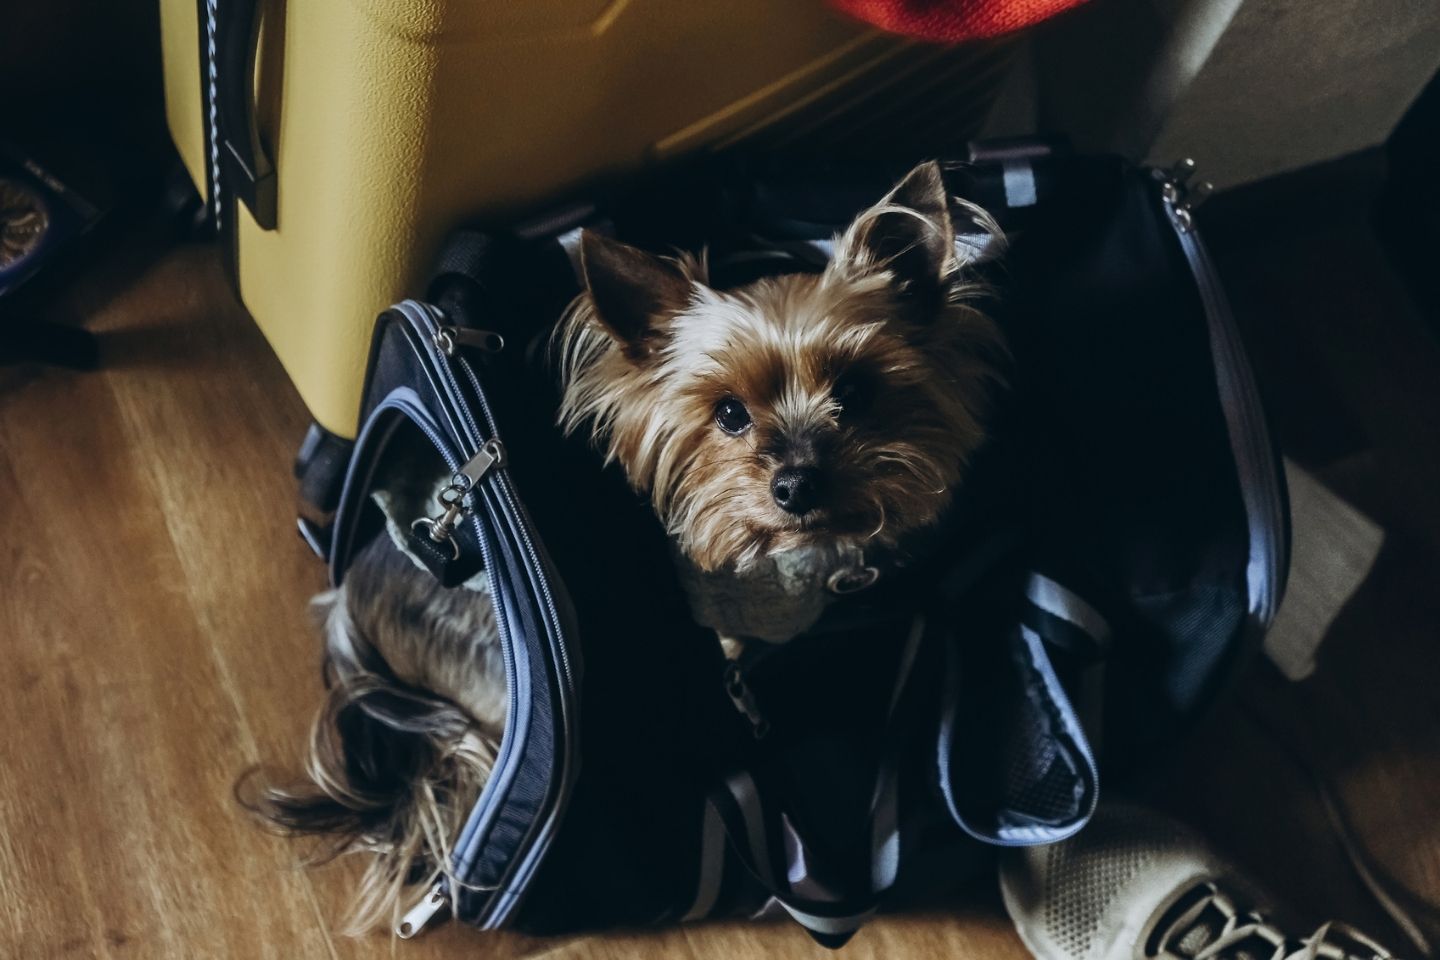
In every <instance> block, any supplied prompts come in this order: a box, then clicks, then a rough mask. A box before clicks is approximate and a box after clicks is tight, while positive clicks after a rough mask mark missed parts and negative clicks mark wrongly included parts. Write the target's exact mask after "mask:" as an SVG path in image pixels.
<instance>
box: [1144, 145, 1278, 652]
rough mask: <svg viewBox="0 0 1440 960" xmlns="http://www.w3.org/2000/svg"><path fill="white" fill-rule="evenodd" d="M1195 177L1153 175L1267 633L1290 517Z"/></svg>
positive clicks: (1186, 165) (1190, 164)
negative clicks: (1225, 440) (1206, 368)
mask: <svg viewBox="0 0 1440 960" xmlns="http://www.w3.org/2000/svg"><path fill="white" fill-rule="evenodd" d="M1194 172H1195V161H1193V160H1182V161H1181V162H1180V163H1178V164H1176V165H1175V167H1173V168H1172V169H1171V170H1170V171H1169V172H1165V171H1160V170H1156V171H1154V175H1155V178H1156V180H1158V181H1159V183H1160V195H1161V198H1162V199H1163V201H1164V207H1165V213H1166V215H1167V216H1166V219H1168V220H1169V222H1170V225H1171V227H1173V228H1174V230H1175V237H1176V239H1177V240H1178V241H1179V243H1180V249H1181V251H1182V252H1183V253H1184V255H1185V260H1186V262H1187V263H1188V264H1189V267H1190V272H1191V273H1192V274H1193V275H1194V277H1195V284H1196V286H1197V288H1198V289H1199V291H1200V299H1201V302H1202V303H1203V305H1204V309H1205V316H1206V319H1207V320H1208V321H1209V325H1210V344H1211V351H1212V353H1213V354H1214V357H1215V367H1216V381H1217V385H1218V386H1219V388H1220V400H1221V408H1222V409H1223V411H1224V413H1225V419H1226V421H1227V424H1228V426H1229V432H1230V444H1231V450H1232V452H1233V453H1234V456H1235V463H1236V466H1237V467H1238V468H1239V469H1240V471H1241V484H1240V495H1241V498H1242V500H1243V501H1244V504H1245V514H1246V518H1247V521H1248V525H1249V528H1250V529H1249V532H1250V541H1251V550H1250V559H1249V562H1248V563H1247V564H1246V571H1245V574H1246V576H1245V579H1246V585H1247V587H1248V592H1249V594H1250V607H1251V614H1252V615H1254V616H1256V617H1258V619H1259V621H1260V623H1261V624H1262V626H1265V627H1268V626H1269V625H1270V623H1271V622H1272V621H1273V620H1274V618H1275V614H1276V611H1277V610H1278V609H1279V606H1280V599H1281V596H1282V593H1283V590H1284V584H1283V583H1282V582H1281V579H1282V577H1283V576H1284V569H1285V561H1284V558H1283V556H1282V551H1283V550H1284V549H1285V546H1284V529H1285V510H1284V506H1283V505H1282V503H1281V499H1280V494H1279V492H1278V490H1277V489H1276V487H1275V483H1274V480H1273V479H1272V478H1273V477H1275V476H1276V464H1275V449H1274V447H1273V446H1272V445H1271V442H1270V432H1269V428H1268V426H1267V424H1266V422H1265V415H1264V412H1263V410H1262V409H1261V407H1260V396H1259V388H1258V387H1257V386H1256V384H1255V376H1254V373H1253V372H1252V371H1251V369H1250V365H1249V362H1248V360H1247V359H1246V357H1245V350H1244V346H1243V345H1242V344H1241V342H1240V335H1239V333H1238V331H1237V330H1236V329H1235V319H1234V316H1233V315H1232V314H1231V312H1230V304H1229V301H1227V300H1226V298H1225V291H1224V289H1223V288H1222V287H1221V285H1220V280H1219V278H1218V276H1216V273H1215V266H1214V264H1213V263H1212V262H1211V261H1210V255H1209V253H1208V252H1207V251H1206V249H1205V247H1204V245H1203V244H1202V243H1201V242H1200V238H1199V237H1198V236H1197V235H1196V233H1195V229H1194V226H1195V225H1194V220H1193V217H1192V213H1193V211H1194V209H1195V207H1196V206H1198V205H1199V204H1200V202H1201V201H1203V200H1204V199H1205V197H1206V196H1208V195H1209V193H1210V191H1211V189H1212V188H1211V185H1210V184H1209V183H1208V182H1205V181H1202V182H1200V183H1198V184H1196V185H1195V186H1194V187H1190V186H1188V185H1187V182H1188V180H1189V178H1190V177H1191V176H1192V175H1193V174H1194Z"/></svg>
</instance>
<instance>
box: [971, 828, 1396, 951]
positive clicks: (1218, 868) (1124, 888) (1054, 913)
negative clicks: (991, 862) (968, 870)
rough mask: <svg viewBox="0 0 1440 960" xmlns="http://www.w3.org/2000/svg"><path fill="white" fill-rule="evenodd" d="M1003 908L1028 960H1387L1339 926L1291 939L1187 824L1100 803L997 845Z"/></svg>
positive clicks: (1249, 888) (1330, 925)
mask: <svg viewBox="0 0 1440 960" xmlns="http://www.w3.org/2000/svg"><path fill="white" fill-rule="evenodd" d="M1000 890H1001V893H1002V894H1003V895H1004V898H1005V908H1006V909H1007V910H1008V911H1009V912H1010V919H1011V920H1012V921H1014V923H1015V929H1016V931H1018V932H1019V934H1020V939H1021V940H1023V941H1024V942H1025V946H1026V947H1028V948H1029V949H1030V952H1031V953H1033V954H1034V955H1035V957H1036V958H1037V960H1393V958H1392V956H1391V954H1390V952H1389V951H1388V950H1386V949H1385V948H1384V947H1382V946H1380V945H1379V944H1377V943H1376V942H1375V941H1373V940H1371V939H1370V938H1369V937H1367V936H1365V935H1364V934H1361V933H1360V932H1359V931H1357V930H1354V929H1352V928H1350V927H1347V926H1344V925H1342V924H1336V923H1327V924H1325V925H1324V926H1322V927H1320V928H1319V929H1318V930H1316V931H1315V932H1314V933H1312V934H1311V935H1310V936H1309V937H1305V938H1296V937H1293V936H1290V935H1288V934H1286V933H1285V932H1284V931H1283V930H1281V929H1279V928H1277V927H1276V926H1275V925H1274V924H1273V923H1271V922H1270V921H1268V920H1266V919H1265V917H1264V915H1263V914H1262V913H1261V912H1260V907H1259V903H1260V901H1259V900H1258V898H1257V897H1256V895H1255V890H1254V887H1253V886H1252V885H1251V884H1250V883H1249V882H1248V881H1246V880H1245V879H1243V878H1242V877H1239V876H1237V875H1236V873H1235V871H1234V870H1232V869H1230V868H1228V867H1227V866H1226V865H1225V864H1224V862H1223V861H1221V860H1220V859H1219V858H1218V857H1217V856H1216V855H1215V854H1214V853H1213V852H1212V851H1210V850H1209V849H1208V848H1207V847H1206V846H1205V843H1204V842H1203V841H1202V840H1201V839H1200V838H1199V836H1197V835H1196V834H1195V833H1194V832H1193V831H1191V830H1189V829H1187V828H1186V827H1184V826H1182V825H1181V824H1179V823H1176V822H1174V821H1172V820H1169V819H1167V818H1165V817H1162V816H1160V815H1159V814H1157V813H1154V812H1152V811H1149V810H1145V809H1144V808H1141V807H1134V806H1127V805H1121V804H1113V803H1112V804H1101V806H1100V808H1099V809H1098V810H1097V811H1096V812H1095V817H1094V818H1093V819H1092V820H1091V821H1090V823H1089V824H1088V825H1087V826H1086V827H1085V829H1084V830H1082V831H1080V833H1079V834H1078V835H1076V836H1075V837H1074V838H1073V839H1070V840H1067V841H1065V842H1063V843H1056V844H1051V845H1050V846H1045V847H1024V848H1015V849H1011V850H1006V851H1004V852H1003V854H1002V856H1001V858H1000Z"/></svg>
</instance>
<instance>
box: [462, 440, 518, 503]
mask: <svg viewBox="0 0 1440 960" xmlns="http://www.w3.org/2000/svg"><path fill="white" fill-rule="evenodd" d="M504 465H505V445H504V444H502V443H501V442H500V441H499V440H486V441H485V445H484V446H483V447H481V448H480V449H479V450H478V451H476V453H475V456H473V457H471V458H470V459H469V460H466V461H465V463H464V465H462V466H461V467H460V469H459V470H457V471H455V473H454V475H453V476H451V478H450V485H451V486H452V487H453V486H459V487H461V488H462V490H461V492H462V493H469V492H470V488H471V487H473V486H475V484H477V483H479V482H480V478H481V477H483V476H485V474H486V473H488V472H489V471H490V468H491V467H496V466H504Z"/></svg>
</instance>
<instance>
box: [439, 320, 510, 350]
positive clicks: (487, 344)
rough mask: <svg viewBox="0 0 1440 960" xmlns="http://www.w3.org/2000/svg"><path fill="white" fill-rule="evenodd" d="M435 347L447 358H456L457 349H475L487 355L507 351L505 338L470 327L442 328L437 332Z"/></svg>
mask: <svg viewBox="0 0 1440 960" xmlns="http://www.w3.org/2000/svg"><path fill="white" fill-rule="evenodd" d="M434 340H435V346H437V347H439V348H440V352H441V353H443V354H445V356H447V357H453V356H455V350H456V348H457V347H474V348H475V349H477V350H483V351H485V352H486V353H499V352H500V351H501V350H504V349H505V338H504V337H502V336H500V334H498V333H496V332H495V331H493V330H473V329H471V328H470V327H440V328H439V329H437V330H436V331H435V337H434Z"/></svg>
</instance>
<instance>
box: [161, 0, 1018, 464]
mask: <svg viewBox="0 0 1440 960" xmlns="http://www.w3.org/2000/svg"><path fill="white" fill-rule="evenodd" d="M159 2H160V26H161V44H162V53H163V57H164V86H165V102H166V117H167V122H168V125H169V129H170V133H171V136H172V138H173V139H174V141H175V145H176V147H177V148H178V150H179V153H180V156H181V158H182V160H183V161H184V164H185V167H186V169H187V170H188V171H189V174H190V177H191V179H192V180H193V181H194V183H195V184H196V185H197V187H198V188H199V190H200V192H201V194H202V195H203V196H204V197H205V199H206V203H207V208H208V210H209V211H210V216H211V218H212V220H213V221H215V222H216V224H217V226H218V229H219V232H220V236H221V238H222V240H223V241H224V243H225V245H226V247H227V255H226V259H227V264H228V266H229V268H230V269H231V271H232V274H233V277H234V279H235V281H236V283H237V286H238V290H239V294H240V297H241V299H242V300H243V301H244V304H245V306H246V307H247V308H248V309H249V311H250V313H251V315H252V316H254V318H255V320H256V322H257V323H258V324H259V325H260V328H261V330H262V331H263V332H264V333H265V336H266V337H267V338H268V340H269V341H270V343H271V345H272V346H273V347H274V349H275V352H276V354H277V355H278V356H279V358H280V361H281V363H283V364H284V366H285V369H286V370H287V371H288V372H289V374H290V377H291V379H292V380H293V381H294V382H295V385H296V387H297V389H298V390H299V392H300V396H301V397H302V398H303V399H304V401H305V404H306V406H307V407H308V408H309V410H310V413H311V415H312V416H313V417H314V418H315V420H316V421H317V423H318V424H319V425H320V426H321V427H322V428H323V429H325V430H326V431H328V432H329V433H330V434H333V435H336V436H338V437H343V438H347V439H351V438H353V437H354V435H355V433H354V431H355V428H356V423H355V413H356V410H357V409H358V407H359V398H360V391H361V383H362V377H363V375H364V366H365V358H366V350H367V345H368V341H369V333H370V325H371V323H372V321H373V320H374V317H375V314H376V313H377V312H378V311H380V310H382V309H384V307H385V306H386V305H387V304H389V303H392V302H394V301H395V300H396V299H398V298H399V297H400V296H401V295H402V294H403V293H404V292H405V291H407V290H410V289H413V288H414V287H415V285H416V284H417V283H419V282H420V281H421V280H422V279H423V277H424V275H425V272H426V270H427V269H428V267H429V265H430V263H432V262H433V260H434V257H435V256H436V254H437V253H438V251H439V248H440V245H441V241H442V240H443V239H444V237H445V234H446V233H447V232H448V231H449V230H450V229H451V228H452V227H454V226H455V225H456V217H457V213H460V212H466V213H481V212H484V213H495V212H498V211H516V210H518V209H521V208H522V207H526V206H529V205H532V204H534V203H535V202H537V201H539V200H540V199H542V198H549V197H554V196H555V195H556V194H557V193H559V192H561V191H571V190H574V189H576V188H577V186H578V185H580V184H582V183H585V182H588V181H590V180H593V179H595V178H596V177H602V176H613V175H616V174H621V173H629V172H633V171H635V170H638V169H641V168H644V167H649V166H653V165H655V164H656V163H657V162H660V161H669V160H671V159H674V158H676V157H679V156H683V155H685V154H689V153H693V152H696V151H700V150H708V149H711V148H715V147H721V146H726V145H729V144H731V143H735V142H762V143H767V144H771V143H775V142H779V141H783V140H786V139H788V138H791V137H803V138H805V140H806V142H807V143H809V144H811V145H813V146H816V147H818V148H821V149H825V148H829V149H841V150H850V149H853V148H855V147H856V146H857V145H858V146H863V145H864V144H865V143H870V142H876V138H877V137H883V138H885V139H888V140H892V141H893V140H895V139H904V140H906V141H907V142H911V143H913V144H915V145H916V148H917V149H918V148H919V145H920V144H923V143H931V144H934V143H951V144H957V145H958V144H963V142H964V140H965V139H966V138H968V137H970V136H973V135H974V132H975V130H976V129H978V125H979V123H980V122H981V121H982V120H983V118H984V113H985V110H986V108H987V105H988V103H989V102H990V99H991V96H992V91H993V90H994V89H995V88H997V87H998V84H999V82H1000V80H1001V77H1002V73H1003V71H1002V70H1001V69H1000V67H1001V66H1003V64H1004V63H1005V62H1007V60H1008V58H1009V46H1008V45H1000V44H990V45H983V46H974V45H971V46H966V47H948V48H940V47H934V46H920V45H917V44H913V43H911V42H908V41H905V40H903V39H901V38H898V37H894V36H888V35H885V34H881V33H878V32H876V31H874V30H871V29H869V28H867V27H866V26H865V25H863V24H861V23H858V22H855V21H853V20H851V19H849V18H847V17H845V16H843V15H841V14H839V13H836V12H835V11H833V10H832V9H831V8H830V7H829V5H828V4H827V3H826V2H825V0H788V2H785V3H774V2H771V0H687V2H684V3H676V2H673V0H630V2H615V0H525V2H523V3H517V2H513V0H465V2H461V0H437V2H431V3H413V2H406V0H306V2H304V3H298V2H294V3H283V2H279V0H159Z"/></svg>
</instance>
